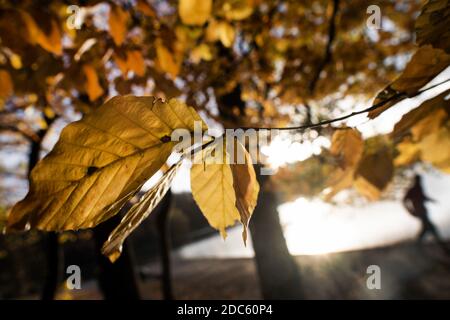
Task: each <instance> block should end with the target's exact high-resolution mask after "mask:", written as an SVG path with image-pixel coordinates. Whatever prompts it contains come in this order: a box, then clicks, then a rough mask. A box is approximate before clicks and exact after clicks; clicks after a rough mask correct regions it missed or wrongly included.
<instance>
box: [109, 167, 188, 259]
mask: <svg viewBox="0 0 450 320" xmlns="http://www.w3.org/2000/svg"><path fill="white" fill-rule="evenodd" d="M181 163H182V162H181V161H180V162H178V163H177V164H174V165H173V166H171V167H170V168H169V169H168V170H167V171H166V172H165V173H164V175H163V176H162V177H161V179H160V180H159V181H158V183H157V184H156V185H154V186H153V187H152V188H150V190H148V191H147V192H146V193H145V194H144V195H143V196H142V197H141V199H139V201H138V202H137V203H135V204H134V205H133V206H132V207H131V209H130V210H129V211H128V212H127V213H126V214H125V215H124V217H123V218H122V220H121V221H120V223H119V225H118V226H117V227H116V228H115V229H114V230H113V231H112V232H111V234H110V235H109V237H108V240H107V241H106V242H105V243H104V245H103V248H102V253H103V254H104V255H106V256H107V257H108V258H109V259H110V260H111V261H112V262H114V261H115V260H117V258H118V257H119V256H120V254H121V252H122V245H123V242H124V241H125V239H126V238H127V237H128V236H129V235H130V234H131V233H132V232H133V231H134V230H135V229H136V228H137V227H138V226H139V225H140V224H141V223H142V221H144V220H145V219H146V218H147V217H148V216H149V214H150V213H151V212H152V211H153V209H155V207H156V206H157V205H158V203H159V202H160V201H161V200H162V198H163V197H164V195H165V194H166V193H167V191H168V190H169V188H170V185H171V183H172V180H173V178H174V177H175V174H176V172H177V170H178V168H179V167H180V165H181Z"/></svg>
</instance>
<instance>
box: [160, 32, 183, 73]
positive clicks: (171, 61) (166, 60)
mask: <svg viewBox="0 0 450 320" xmlns="http://www.w3.org/2000/svg"><path fill="white" fill-rule="evenodd" d="M156 63H157V66H158V68H159V69H160V70H161V71H163V72H167V73H168V74H169V75H170V76H171V77H172V78H176V77H177V75H178V73H179V72H180V67H181V62H179V61H177V59H176V58H175V57H174V55H172V53H171V52H170V51H169V50H168V49H167V48H166V47H165V46H164V45H163V43H162V41H161V40H160V39H157V41H156Z"/></svg>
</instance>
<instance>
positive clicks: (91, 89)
mask: <svg viewBox="0 0 450 320" xmlns="http://www.w3.org/2000/svg"><path fill="white" fill-rule="evenodd" d="M83 72H84V76H85V77H86V82H85V84H84V89H85V90H86V93H87V94H88V96H89V100H91V101H95V100H97V99H98V98H99V97H101V96H102V95H103V93H104V91H103V88H102V86H101V85H100V83H99V80H98V76H97V71H95V69H94V67H93V66H91V65H89V64H85V65H84V66H83Z"/></svg>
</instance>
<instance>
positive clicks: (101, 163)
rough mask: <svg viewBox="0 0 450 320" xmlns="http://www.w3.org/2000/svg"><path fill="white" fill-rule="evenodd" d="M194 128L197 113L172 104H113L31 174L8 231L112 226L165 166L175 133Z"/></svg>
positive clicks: (76, 129) (78, 127) (129, 100)
mask: <svg viewBox="0 0 450 320" xmlns="http://www.w3.org/2000/svg"><path fill="white" fill-rule="evenodd" d="M195 121H201V119H200V117H199V116H198V114H197V113H196V112H195V110H194V109H193V108H190V107H187V106H186V105H185V104H184V103H181V102H179V101H176V100H173V99H172V100H170V101H168V102H163V101H162V100H158V99H156V98H154V97H132V96H125V97H120V96H119V97H115V98H112V99H111V100H109V101H108V102H106V103H105V104H104V105H102V106H101V107H100V108H98V109H96V110H94V111H92V112H91V113H89V114H87V115H85V116H84V117H83V118H82V119H81V120H79V121H76V122H74V123H71V124H69V125H68V126H67V127H66V128H64V129H63V131H62V133H61V136H60V138H59V140H58V142H57V143H56V145H55V147H54V148H53V150H52V151H51V152H50V153H49V154H48V155H47V156H46V157H45V158H44V159H43V160H41V161H40V162H39V163H38V164H37V165H36V166H35V168H34V169H33V170H32V172H31V176H30V190H29V192H28V194H27V196H26V197H25V198H24V199H23V200H22V201H20V202H19V203H17V204H16V205H15V206H14V207H13V208H12V211H11V213H10V215H9V220H8V230H23V229H25V228H26V227H28V226H31V227H34V228H38V229H41V230H54V231H61V230H75V229H81V228H91V227H94V226H96V225H97V224H99V223H100V222H102V221H105V220H106V219H108V218H110V217H111V216H113V215H115V214H116V213H117V211H118V210H119V209H120V208H121V207H122V206H123V205H124V204H125V203H126V202H127V201H128V200H129V199H130V197H132V196H133V195H134V194H135V193H136V192H137V191H138V190H139V189H140V187H141V186H142V185H143V184H144V183H145V182H146V181H147V180H148V179H149V178H150V177H151V176H152V175H153V174H154V173H155V172H156V171H157V170H158V169H159V168H161V166H162V165H163V164H164V163H165V162H166V160H167V158H168V156H169V155H170V153H171V151H172V148H173V146H174V145H175V143H174V142H172V141H171V139H170V136H171V134H172V132H173V131H174V130H175V129H177V128H185V129H187V130H189V131H190V132H193V130H194V122H195ZM202 123H203V122H202Z"/></svg>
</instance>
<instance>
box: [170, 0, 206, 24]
mask: <svg viewBox="0 0 450 320" xmlns="http://www.w3.org/2000/svg"><path fill="white" fill-rule="evenodd" d="M211 9H212V0H180V2H179V4H178V14H179V15H180V18H181V21H182V22H183V23H184V24H187V25H192V26H201V25H203V24H204V23H205V22H206V21H208V19H209V17H210V15H211Z"/></svg>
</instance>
